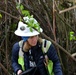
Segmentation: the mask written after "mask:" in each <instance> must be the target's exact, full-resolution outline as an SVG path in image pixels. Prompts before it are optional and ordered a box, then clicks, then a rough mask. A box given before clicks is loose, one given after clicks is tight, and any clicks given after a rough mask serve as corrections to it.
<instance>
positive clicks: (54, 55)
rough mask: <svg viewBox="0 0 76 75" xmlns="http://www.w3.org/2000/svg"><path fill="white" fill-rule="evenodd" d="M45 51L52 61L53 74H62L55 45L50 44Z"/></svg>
mask: <svg viewBox="0 0 76 75" xmlns="http://www.w3.org/2000/svg"><path fill="white" fill-rule="evenodd" d="M47 53H48V57H49V59H50V60H52V61H53V70H54V74H55V75H63V74H62V69H61V64H60V61H59V58H58V55H57V51H56V49H55V47H54V46H53V45H51V46H50V48H49V50H48V52H47Z"/></svg>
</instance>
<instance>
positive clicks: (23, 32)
mask: <svg viewBox="0 0 76 75" xmlns="http://www.w3.org/2000/svg"><path fill="white" fill-rule="evenodd" d="M25 18H26V19H27V17H25ZM29 19H30V18H28V19H27V20H28V22H29ZM33 21H34V23H35V24H36V23H38V22H37V21H36V19H34V18H33ZM41 32H43V29H42V28H40V32H38V31H37V30H35V29H33V28H32V31H30V27H29V26H28V25H27V24H25V23H23V22H21V21H19V23H18V28H17V30H16V31H15V34H16V35H17V36H19V37H21V38H22V40H21V41H19V42H16V43H15V44H14V45H13V48H12V67H13V70H14V72H15V73H16V74H17V75H20V74H21V73H23V72H25V71H28V70H30V69H31V70H30V71H28V72H29V75H62V69H61V64H60V61H59V57H58V55H57V51H56V49H55V47H54V45H53V44H52V43H51V42H50V41H49V40H46V39H42V38H40V37H39V34H40V33H41ZM43 44H44V46H43ZM46 44H47V45H46ZM47 46H49V47H48V48H46V47H47ZM44 47H45V48H44ZM42 49H43V50H44V49H45V51H43V50H42ZM47 49H48V50H47ZM46 50H47V51H46ZM49 64H51V65H49ZM25 75H26V74H25Z"/></svg>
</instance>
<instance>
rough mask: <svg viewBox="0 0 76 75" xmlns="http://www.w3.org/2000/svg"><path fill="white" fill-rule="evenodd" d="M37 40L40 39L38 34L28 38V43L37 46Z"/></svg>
mask: <svg viewBox="0 0 76 75" xmlns="http://www.w3.org/2000/svg"><path fill="white" fill-rule="evenodd" d="M37 41H38V35H36V36H32V37H30V38H29V39H28V43H29V45H30V46H35V45H36V44H37Z"/></svg>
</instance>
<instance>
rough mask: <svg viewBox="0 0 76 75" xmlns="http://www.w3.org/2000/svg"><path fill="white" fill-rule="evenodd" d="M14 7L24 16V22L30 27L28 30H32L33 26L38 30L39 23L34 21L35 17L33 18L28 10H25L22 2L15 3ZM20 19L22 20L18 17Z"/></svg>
mask: <svg viewBox="0 0 76 75" xmlns="http://www.w3.org/2000/svg"><path fill="white" fill-rule="evenodd" d="M16 8H17V9H19V10H20V11H21V14H22V15H23V16H25V17H26V18H25V19H24V22H25V23H26V24H27V25H28V27H30V31H31V32H32V31H33V28H34V29H36V30H37V31H38V32H40V25H39V23H38V22H37V21H36V19H34V18H33V15H30V12H29V11H28V10H25V9H24V6H23V5H22V4H19V3H17V7H16ZM20 21H22V19H21V18H20Z"/></svg>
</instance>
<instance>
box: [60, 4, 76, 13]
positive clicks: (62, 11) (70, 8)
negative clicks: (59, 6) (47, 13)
mask: <svg viewBox="0 0 76 75" xmlns="http://www.w3.org/2000/svg"><path fill="white" fill-rule="evenodd" d="M75 8H76V5H75V6H73V7H69V8H67V9H64V10H61V11H59V14H61V13H64V12H67V11H70V10H72V9H75Z"/></svg>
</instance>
